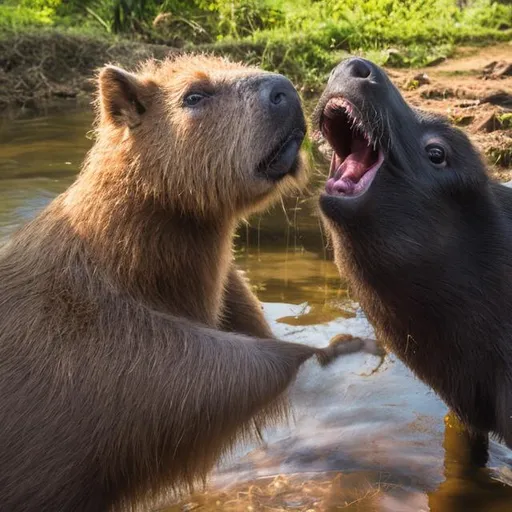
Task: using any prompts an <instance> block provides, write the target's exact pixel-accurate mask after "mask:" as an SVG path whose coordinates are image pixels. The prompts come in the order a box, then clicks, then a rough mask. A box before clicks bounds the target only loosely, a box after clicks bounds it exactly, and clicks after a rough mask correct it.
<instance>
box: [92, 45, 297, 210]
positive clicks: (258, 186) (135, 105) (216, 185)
mask: <svg viewBox="0 0 512 512" xmlns="http://www.w3.org/2000/svg"><path fill="white" fill-rule="evenodd" d="M98 107H99V121H98V130H97V132H98V141H97V146H101V145H102V144H103V151H102V150H101V147H98V148H96V150H97V152H98V151H99V152H100V153H102V158H103V159H104V160H105V156H107V161H109V162H110V164H107V166H110V165H112V166H114V167H115V166H117V165H119V164H120V163H121V162H122V164H121V165H123V168H128V169H129V170H130V171H129V172H133V173H136V180H137V181H138V182H139V184H140V188H141V189H142V190H143V191H144V193H145V194H146V195H150V196H154V197H156V198H157V199H158V200H162V201H166V202H168V204H169V206H171V207H172V208H174V209H176V210H179V211H183V212H193V213H194V214H200V213H201V212H202V213H204V214H207V215H211V214H212V213H213V214H225V213H245V212H247V211H250V210H251V209H252V208H254V207H255V206H256V205H260V203H261V202H263V201H265V200H268V198H269V197H272V196H273V195H275V194H276V192H278V191H281V190H283V188H284V187H286V186H287V185H292V184H297V183H298V182H300V181H301V179H302V178H303V177H304V170H303V163H302V156H301V154H300V146H301V144H302V141H303V139H304V135H305V131H306V125H305V120H304V115H303V112H302V107H301V102H300V99H299V96H298V94H297V92H296V90H295V88H294V87H293V85H292V84H291V82H290V81H289V80H288V79H287V78H285V77H283V76H281V75H278V74H275V73H268V72H264V71H262V70H260V69H257V68H253V67H248V66H244V65H242V64H235V63H233V62H230V61H228V60H226V59H222V58H215V57H207V56H202V55H196V56H190V55H185V56H180V57H177V58H174V59H169V60H166V61H163V62H161V63H157V62H149V63H146V64H144V65H143V66H142V67H141V68H140V70H139V71H138V72H137V73H129V72H127V71H125V70H123V69H120V68H118V67H114V66H107V67H105V68H104V69H102V70H101V71H100V73H99V98H98ZM103 167H104V166H103ZM118 179H119V178H118ZM132 181H133V180H132Z"/></svg>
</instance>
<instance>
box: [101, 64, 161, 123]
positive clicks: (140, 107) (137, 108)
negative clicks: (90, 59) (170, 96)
mask: <svg viewBox="0 0 512 512" xmlns="http://www.w3.org/2000/svg"><path fill="white" fill-rule="evenodd" d="M153 86H154V84H153V83H148V82H145V81H142V80H140V79H139V78H138V77H137V76H135V75H134V74H132V73H129V72H128V71H125V70H124V69H121V68H118V67H116V66H106V67H105V68H103V69H102V70H101V71H100V74H99V92H100V97H99V99H100V107H101V115H102V118H103V119H105V120H108V121H110V122H112V123H114V124H116V125H125V126H128V127H129V128H135V127H136V126H138V125H139V124H140V123H141V118H142V116H143V115H144V113H145V112H146V109H147V106H148V103H149V98H150V95H151V91H152V90H153Z"/></svg>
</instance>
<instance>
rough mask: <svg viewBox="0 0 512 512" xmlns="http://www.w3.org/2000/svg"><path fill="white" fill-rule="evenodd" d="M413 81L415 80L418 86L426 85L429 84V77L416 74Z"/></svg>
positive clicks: (423, 74) (424, 74)
mask: <svg viewBox="0 0 512 512" xmlns="http://www.w3.org/2000/svg"><path fill="white" fill-rule="evenodd" d="M413 80H416V81H417V82H418V83H419V84H420V85H426V84H429V83H430V77H429V76H428V75H427V74H426V73H418V74H417V75H416V76H414V78H413Z"/></svg>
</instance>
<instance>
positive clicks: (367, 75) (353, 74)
mask: <svg viewBox="0 0 512 512" xmlns="http://www.w3.org/2000/svg"><path fill="white" fill-rule="evenodd" d="M378 74H379V73H378V71H377V69H376V67H375V66H374V65H373V64H372V63H371V62H370V61H368V60H365V59H361V58H359V57H352V58H350V59H346V60H344V61H342V62H340V64H338V66H337V67H336V68H335V69H334V71H333V72H332V74H331V78H330V79H329V81H331V80H337V79H343V80H347V79H348V80H351V79H356V80H373V79H375V78H376V77H377V75H378Z"/></svg>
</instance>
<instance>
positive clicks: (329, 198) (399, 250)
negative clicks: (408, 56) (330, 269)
mask: <svg viewBox="0 0 512 512" xmlns="http://www.w3.org/2000/svg"><path fill="white" fill-rule="evenodd" d="M315 123H316V124H317V126H318V128H319V129H320V130H321V132H322V133H323V136H324V137H325V139H326V140H327V141H328V143H329V144H330V146H331V147H332V149H333V155H332V160H331V169H330V173H329V177H328V180H327V184H326V187H325V192H324V193H323V194H322V196H321V199H320V206H321V210H322V212H323V214H324V217H325V218H326V219H327V223H328V225H330V226H331V228H333V229H334V230H335V231H339V232H341V233H345V234H346V231H347V229H350V228H351V227H352V228H353V229H352V230H351V231H350V236H351V238H352V240H355V239H357V240H360V241H363V239H364V238H365V237H369V238H372V237H373V242H374V243H373V245H374V246H375V243H377V245H379V244H380V248H381V249H383V248H384V247H386V246H390V245H391V244H392V243H393V241H398V238H400V244H399V245H395V246H394V247H393V248H392V249H391V248H390V252H393V251H395V252H396V257H397V258H399V257H400V256H399V255H400V254H401V255H402V256H403V255H404V252H407V250H409V251H412V252H421V251H423V255H424V256H426V252H425V247H426V246H428V248H429V250H431V251H438V254H440V253H441V252H442V251H443V250H444V248H445V247H446V244H447V243H449V242H450V237H452V234H453V229H457V228H456V227H455V222H454V221H461V220H462V216H461V212H463V211H464V210H465V209H466V206H467V204H468V202H471V201H474V200H475V197H478V196H479V195H480V194H482V193H484V192H485V190H487V183H488V179H487V174H486V169H485V166H484V164H483V162H482V160H481V159H480V157H479V155H478V152H477V151H476V150H475V148H474V147H473V146H472V144H471V142H470V141H469V139H468V138H467V137H466V135H465V134H464V133H463V132H461V131H460V130H459V129H457V128H455V127H453V126H450V124H449V123H448V122H447V120H445V119H443V118H441V117H439V116H435V115H432V114H427V113H422V112H420V111H418V110H415V109H413V108H411V107H410V106H408V105H407V103H406V102H405V101H404V99H403V98H402V96H401V94H400V92H399V91H398V89H397V88H396V87H395V86H394V85H393V84H392V83H391V81H390V80H389V78H388V77H387V76H386V74H385V72H384V71H383V70H382V69H381V68H379V67H378V66H377V65H375V64H373V63H372V62H369V61H367V60H364V59H361V58H351V59H348V60H345V61H343V62H341V63H340V64H339V65H338V66H337V67H336V68H335V69H334V70H333V71H332V73H331V76H330V78H329V82H328V84H327V87H326V89H325V91H324V92H323V94H322V97H321V99H320V101H319V104H318V106H317V108H316V111H315ZM376 237H378V240H377V238H376ZM436 242H437V243H438V246H437V247H436V246H435V245H436ZM439 251H440V252H439Z"/></svg>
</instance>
